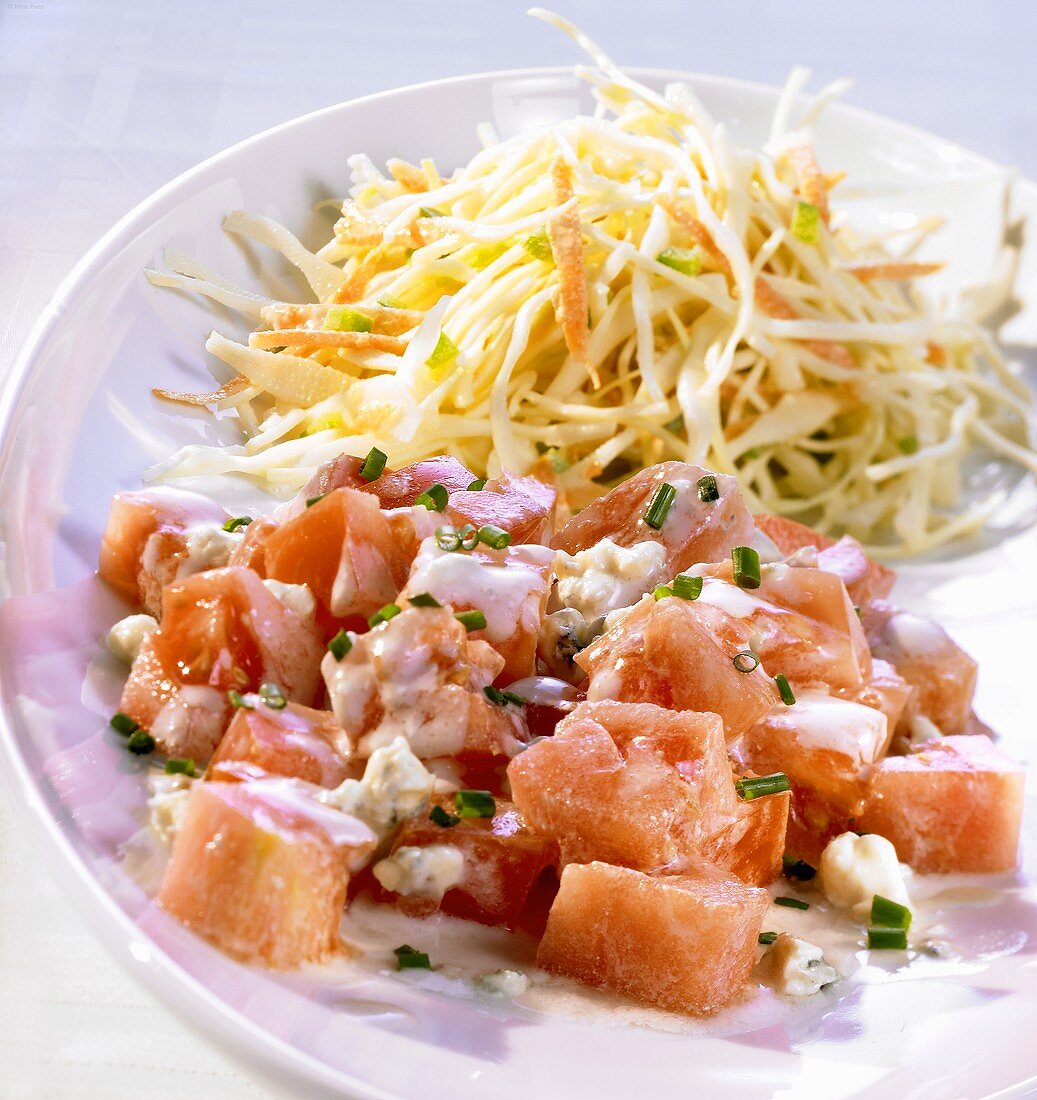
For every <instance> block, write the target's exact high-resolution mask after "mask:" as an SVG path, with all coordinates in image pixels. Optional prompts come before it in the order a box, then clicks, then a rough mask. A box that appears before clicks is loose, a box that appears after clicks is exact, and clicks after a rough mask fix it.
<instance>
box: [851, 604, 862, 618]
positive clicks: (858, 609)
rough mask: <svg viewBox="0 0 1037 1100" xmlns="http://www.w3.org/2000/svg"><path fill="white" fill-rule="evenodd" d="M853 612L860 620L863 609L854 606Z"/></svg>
mask: <svg viewBox="0 0 1037 1100" xmlns="http://www.w3.org/2000/svg"><path fill="white" fill-rule="evenodd" d="M853 612H854V614H855V615H856V616H857V618H858V619H860V617H861V609H860V608H859V607H858V606H857V605H856V604H854V606H853Z"/></svg>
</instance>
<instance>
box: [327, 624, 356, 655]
mask: <svg viewBox="0 0 1037 1100" xmlns="http://www.w3.org/2000/svg"><path fill="white" fill-rule="evenodd" d="M352 648H353V639H352V638H351V637H350V635H349V632H348V631H346V630H340V631H339V632H338V633H337V634H336V635H335V637H334V638H332V639H331V641H330V642H328V652H329V653H330V654H331V655H332V657H334V658H335V660H336V661H341V660H342V658H343V657H345V655H346V654H347V653H348V652H349V651H350V650H351V649H352Z"/></svg>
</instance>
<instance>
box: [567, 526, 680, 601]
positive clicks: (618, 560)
mask: <svg viewBox="0 0 1037 1100" xmlns="http://www.w3.org/2000/svg"><path fill="white" fill-rule="evenodd" d="M666 560H667V550H666V547H665V546H663V545H662V543H660V542H655V541H653V540H646V541H644V542H638V543H635V544H634V545H633V546H618V545H617V544H616V543H614V542H613V541H612V539H610V538H603V539H602V540H601V541H600V542H598V543H596V544H595V545H594V546H591V547H588V549H586V550H579V551H577V552H576V553H575V554H567V553H565V551H564V550H559V551H558V554H557V557H556V559H555V573H556V575H557V577H558V597H559V599H560V600H561V602H562V603H563V604H564V605H565V606H566V607H571V608H574V609H575V610H576V611H578V612H579V613H580V614H581V615H583V617H584V618H585V619H586V620H588V621H591V620H593V619H598V618H600V617H601V616H603V615H607V614H608V613H609V612H610V611H617V610H619V609H620V608H624V607H629V606H630V605H631V604H633V603H636V602H637V601H638V600H639V599H640V598H641V597H642V596H643V595H644V594H645V593H646V592H648V591H649V590H650V589H652V588H654V587H655V586H656V585H657V584H661V583H662V582H663V581H665V580H666V579H667V576H666Z"/></svg>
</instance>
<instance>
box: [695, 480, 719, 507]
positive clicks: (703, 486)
mask: <svg viewBox="0 0 1037 1100" xmlns="http://www.w3.org/2000/svg"><path fill="white" fill-rule="evenodd" d="M719 499H720V490H719V489H718V488H717V479H716V477H715V476H714V475H713V474H706V475H705V476H703V477H700V478H699V500H701V501H702V503H703V504H712V503H713V501H714V500H719Z"/></svg>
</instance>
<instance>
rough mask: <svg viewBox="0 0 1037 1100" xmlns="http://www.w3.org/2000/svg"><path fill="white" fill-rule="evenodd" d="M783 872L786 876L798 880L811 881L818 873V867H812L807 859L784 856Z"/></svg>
mask: <svg viewBox="0 0 1037 1100" xmlns="http://www.w3.org/2000/svg"><path fill="white" fill-rule="evenodd" d="M781 873H782V874H783V875H784V876H785V877H786V878H788V879H793V880H795V881H797V882H809V881H810V880H811V879H812V878H813V877H814V876H815V875H816V874H817V868H816V867H811V866H810V864H809V863H807V861H806V860H805V859H796V858H795V856H782V857H781Z"/></svg>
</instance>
